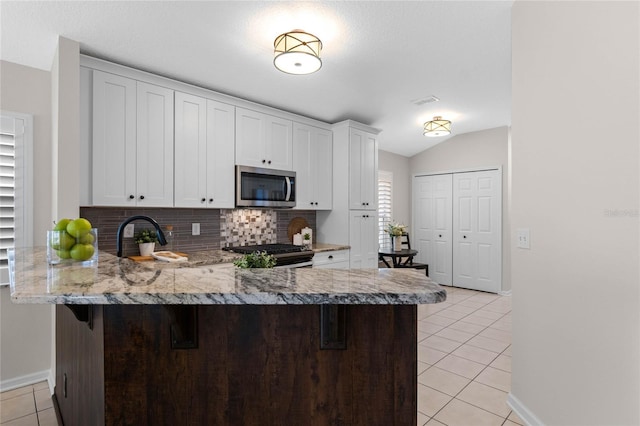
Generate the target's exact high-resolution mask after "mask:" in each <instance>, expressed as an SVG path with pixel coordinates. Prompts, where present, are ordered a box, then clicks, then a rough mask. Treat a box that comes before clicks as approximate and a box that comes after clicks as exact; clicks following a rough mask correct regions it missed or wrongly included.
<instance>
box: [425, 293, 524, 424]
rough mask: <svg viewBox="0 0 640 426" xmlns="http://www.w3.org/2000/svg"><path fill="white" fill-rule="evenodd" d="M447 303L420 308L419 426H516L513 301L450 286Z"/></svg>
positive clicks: (517, 420) (517, 419) (518, 421)
mask: <svg viewBox="0 0 640 426" xmlns="http://www.w3.org/2000/svg"><path fill="white" fill-rule="evenodd" d="M445 288H446V290H447V300H446V301H445V302H443V303H438V304H434V305H420V306H419V307H418V426H423V425H429V426H432V425H437V426H441V425H446V426H481V425H496V426H502V425H504V426H515V425H523V424H524V422H523V421H522V420H521V419H520V418H519V417H518V416H517V415H516V414H515V413H514V412H513V411H512V410H511V408H509V406H508V405H507V403H506V402H507V394H508V392H509V391H510V390H511V298H510V297H506V296H498V295H495V294H491V293H483V292H479V291H473V290H466V289H461V288H455V287H445Z"/></svg>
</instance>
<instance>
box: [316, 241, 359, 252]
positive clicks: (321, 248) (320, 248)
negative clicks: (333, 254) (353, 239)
mask: <svg viewBox="0 0 640 426" xmlns="http://www.w3.org/2000/svg"><path fill="white" fill-rule="evenodd" d="M350 248H351V246H347V245H344V244H323V243H314V244H312V245H311V250H313V251H315V252H316V253H321V252H325V251H338V250H349V249H350Z"/></svg>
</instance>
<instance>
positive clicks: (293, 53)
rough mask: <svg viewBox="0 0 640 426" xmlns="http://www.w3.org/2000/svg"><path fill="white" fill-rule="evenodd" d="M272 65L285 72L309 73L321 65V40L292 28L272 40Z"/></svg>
mask: <svg viewBox="0 0 640 426" xmlns="http://www.w3.org/2000/svg"><path fill="white" fill-rule="evenodd" d="M273 50H274V52H273V53H274V55H275V57H274V58H273V65H275V67H276V68H278V69H279V70H280V71H282V72H286V73H287V74H311V73H313V72H316V71H318V70H319V69H320V67H321V66H322V60H321V59H320V52H321V51H322V42H321V41H320V39H319V38H318V37H316V36H314V35H313V34H309V33H305V32H304V31H302V30H293V31H291V32H288V33H284V34H280V35H279V36H278V37H276V39H275V41H274V42H273Z"/></svg>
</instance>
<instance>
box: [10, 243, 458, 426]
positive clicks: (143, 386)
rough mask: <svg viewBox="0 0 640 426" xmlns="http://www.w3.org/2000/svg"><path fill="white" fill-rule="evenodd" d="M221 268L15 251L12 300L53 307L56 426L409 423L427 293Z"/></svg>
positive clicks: (383, 272) (370, 279) (336, 273)
mask: <svg viewBox="0 0 640 426" xmlns="http://www.w3.org/2000/svg"><path fill="white" fill-rule="evenodd" d="M233 257H234V255H233V254H230V253H227V252H218V251H210V252H207V253H196V254H194V255H192V256H191V257H190V262H188V263H187V264H180V265H176V264H163V263H159V262H146V263H136V262H133V261H131V260H128V259H123V258H117V257H115V256H113V255H111V254H108V253H105V252H100V256H99V260H98V264H97V265H96V266H91V267H78V266H65V267H58V266H55V267H49V266H48V265H47V263H46V258H45V250H44V249H39V248H36V249H18V250H16V252H15V254H12V255H11V257H10V263H11V276H12V281H11V296H12V299H13V301H14V302H15V303H52V304H57V305H58V306H57V307H56V363H57V368H56V385H55V395H54V399H55V400H56V405H57V408H58V410H59V413H60V414H61V416H62V419H63V421H64V424H65V425H73V424H79V425H85V424H193V425H201V424H216V425H222V424H228V425H237V424H242V425H257V424H260V425H265V424H273V425H282V424H305V425H307V424H314V425H315V424H317V425H329V424H331V425H342V424H344V425H359V424H366V425H377V424H380V425H388V424H398V425H405V424H406V425H409V424H415V422H416V413H417V372H416V369H417V365H416V364H417V330H416V327H417V306H416V305H418V304H424V303H437V302H441V301H443V300H445V298H446V292H445V291H444V290H443V289H442V288H441V287H440V286H438V285H437V284H435V283H434V282H432V281H431V280H429V278H428V277H425V276H424V274H422V273H420V271H414V270H406V269H380V270H378V269H362V270H354V269H352V270H337V269H336V270H333V269H316V268H298V269H272V270H239V269H236V268H235V267H234V266H233V265H232V264H231V263H229V262H230V261H231V260H232V258H233Z"/></svg>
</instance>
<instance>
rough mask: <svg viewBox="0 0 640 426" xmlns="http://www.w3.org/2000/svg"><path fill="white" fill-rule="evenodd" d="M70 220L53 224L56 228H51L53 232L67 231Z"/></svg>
mask: <svg viewBox="0 0 640 426" xmlns="http://www.w3.org/2000/svg"><path fill="white" fill-rule="evenodd" d="M69 222H71V219H60V220H59V221H57V222H55V224H56V226H55V227H54V228H53V230H54V231H65V230H66V229H67V225H69Z"/></svg>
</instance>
